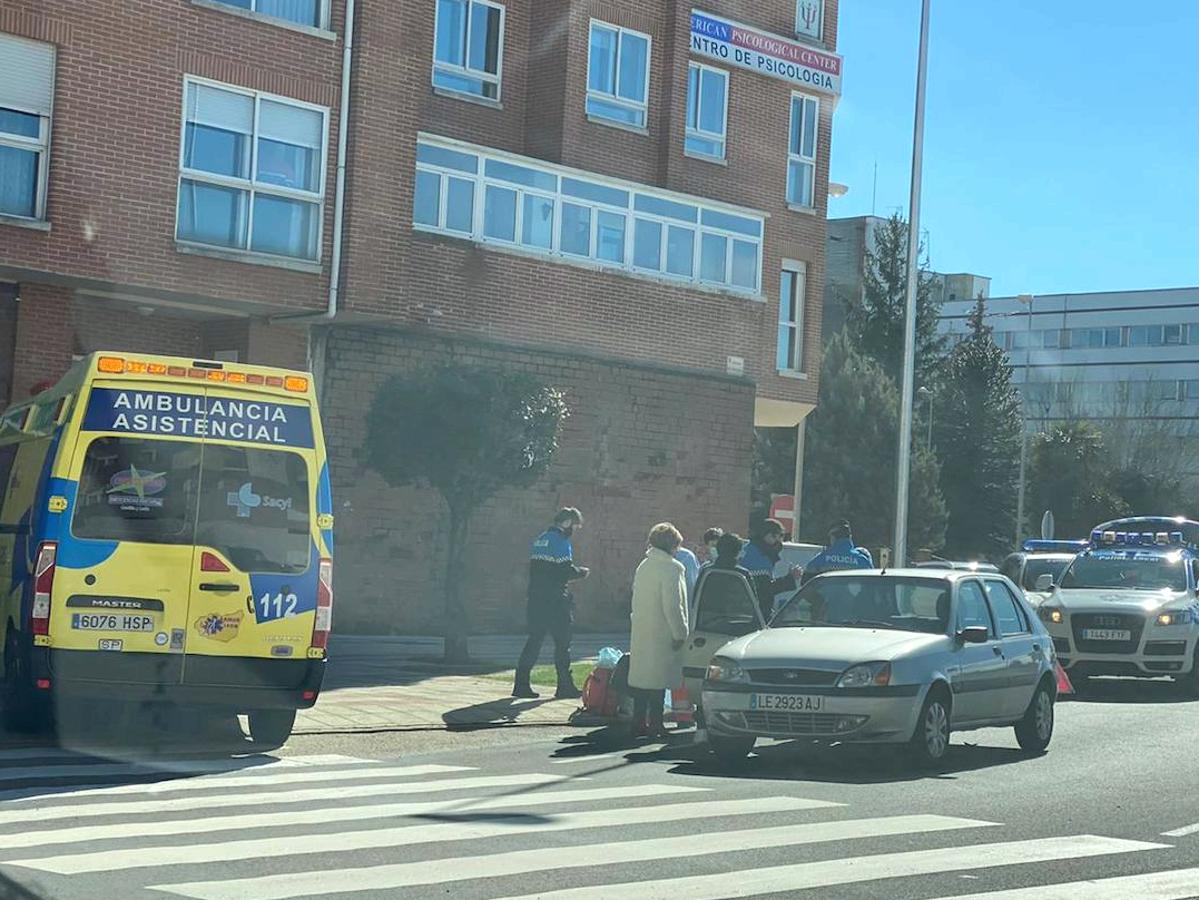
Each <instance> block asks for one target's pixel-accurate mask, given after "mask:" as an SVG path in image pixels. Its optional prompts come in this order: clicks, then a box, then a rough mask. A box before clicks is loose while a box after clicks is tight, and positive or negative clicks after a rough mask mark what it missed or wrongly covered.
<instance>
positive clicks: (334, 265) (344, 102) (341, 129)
mask: <svg viewBox="0 0 1199 900" xmlns="http://www.w3.org/2000/svg"><path fill="white" fill-rule="evenodd" d="M354 6H355V0H346V21H345V41H344V43H343V44H342V53H341V109H340V112H339V114H338V121H337V181H336V187H335V188H334V194H333V256H332V259H331V260H330V267H331V272H330V275H329V298H328V301H327V303H326V305H325V309H324V311H323V312H318V313H288V314H285V315H279V316H269V317H268V318H267V322H268V323H270V324H274V323H276V322H289V321H290V322H294V321H298V320H314V321H320V322H328V321H330V320H331V319H333V318H334V317H335V316H336V315H337V302H338V300H339V299H340V294H341V244H342V232H343V228H344V222H345V199H346V146H347V144H348V143H349V128H350V73H351V71H352V69H353V62H354ZM321 343H322V345H323V341H322V342H321ZM308 358H309V367H310V368H314V369H315V368H317V366H315V365H313V347H312V332H311V331H309V338H308ZM321 368H323V366H322V367H321ZM316 386H317V390H318V392H319V390H320V387H321V382H320V380H319V379H318V380H317V382H316Z"/></svg>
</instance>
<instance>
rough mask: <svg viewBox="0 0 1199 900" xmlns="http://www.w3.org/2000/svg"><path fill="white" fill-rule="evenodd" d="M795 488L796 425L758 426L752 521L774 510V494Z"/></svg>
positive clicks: (751, 506) (788, 491) (752, 482)
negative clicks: (785, 426) (781, 426)
mask: <svg viewBox="0 0 1199 900" xmlns="http://www.w3.org/2000/svg"><path fill="white" fill-rule="evenodd" d="M793 490H795V429H794V428H755V429H754V458H753V475H752V477H751V479H750V511H749V521H750V527H751V530H752V527H753V526H754V525H755V524H757V523H758V522H760V521H761V520H763V519H765V518H766V517H767V515H768V514H769V512H770V501H771V497H772V495H774V494H790V493H791V492H792V491H793Z"/></svg>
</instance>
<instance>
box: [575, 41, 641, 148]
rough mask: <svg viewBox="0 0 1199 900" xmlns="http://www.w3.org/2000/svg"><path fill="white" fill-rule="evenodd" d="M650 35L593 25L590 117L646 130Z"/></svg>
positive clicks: (588, 98) (589, 64)
mask: <svg viewBox="0 0 1199 900" xmlns="http://www.w3.org/2000/svg"><path fill="white" fill-rule="evenodd" d="M649 61H650V38H649V35H648V34H641V33H640V32H637V31H630V30H629V29H627V28H618V27H617V26H615V25H607V24H605V23H603V22H595V21H593V22H592V23H591V50H590V53H589V55H588V57H587V115H589V116H591V117H593V118H596V119H606V120H608V121H611V122H619V123H620V124H621V125H631V126H633V127H635V128H644V127H645V123H646V110H647V108H648V105H649Z"/></svg>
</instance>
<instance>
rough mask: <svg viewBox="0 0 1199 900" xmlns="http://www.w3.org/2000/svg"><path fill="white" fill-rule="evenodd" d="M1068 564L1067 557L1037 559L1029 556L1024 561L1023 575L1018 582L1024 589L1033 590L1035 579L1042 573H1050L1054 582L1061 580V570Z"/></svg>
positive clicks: (1035, 587) (1035, 583) (1035, 586)
mask: <svg viewBox="0 0 1199 900" xmlns="http://www.w3.org/2000/svg"><path fill="white" fill-rule="evenodd" d="M1068 565H1070V560H1069V559H1038V558H1037V557H1035V556H1032V557H1029V558H1028V560H1027V561H1026V562H1025V563H1024V577H1023V578H1021V579H1020V584H1021V586H1022V587H1023V588H1024V590H1026V591H1035V590H1036V589H1037V579H1038V578H1040V577H1041V576H1042V575H1052V576H1053V580H1054V582H1055V583H1056V582H1059V581H1061V578H1062V572H1064V571H1065V569H1066V566H1068Z"/></svg>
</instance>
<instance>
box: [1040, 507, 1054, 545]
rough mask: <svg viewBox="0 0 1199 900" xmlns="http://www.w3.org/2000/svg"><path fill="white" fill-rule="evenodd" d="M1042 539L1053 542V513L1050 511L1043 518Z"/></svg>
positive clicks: (1046, 511)
mask: <svg viewBox="0 0 1199 900" xmlns="http://www.w3.org/2000/svg"><path fill="white" fill-rule="evenodd" d="M1041 537H1042V539H1044V540H1046V541H1051V540H1053V512H1052V511H1051V510H1048V509H1047V510H1045V515H1043V516H1041Z"/></svg>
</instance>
